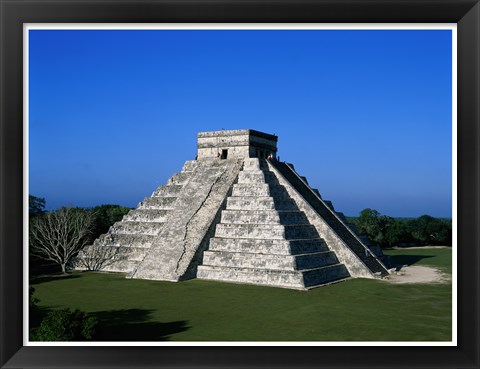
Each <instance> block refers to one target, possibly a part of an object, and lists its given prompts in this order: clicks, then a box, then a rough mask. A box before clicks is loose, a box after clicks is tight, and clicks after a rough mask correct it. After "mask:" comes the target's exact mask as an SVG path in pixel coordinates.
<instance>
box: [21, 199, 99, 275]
mask: <svg viewBox="0 0 480 369" xmlns="http://www.w3.org/2000/svg"><path fill="white" fill-rule="evenodd" d="M92 227H93V218H92V216H91V214H90V213H89V212H86V211H84V210H82V209H74V208H61V209H59V210H57V211H52V212H48V213H46V214H44V215H42V216H40V217H36V218H34V219H32V220H31V221H30V229H29V235H30V240H29V243H30V249H31V252H32V253H33V254H35V255H36V256H38V257H39V258H41V259H44V260H49V261H53V262H54V263H57V264H59V265H60V266H61V267H62V272H63V273H65V272H66V267H67V264H68V263H69V262H70V260H71V259H72V258H73V257H74V256H75V255H76V254H77V253H78V252H79V250H81V249H82V248H83V247H84V246H85V245H86V244H87V243H88V242H89V235H90V233H91V229H92Z"/></svg>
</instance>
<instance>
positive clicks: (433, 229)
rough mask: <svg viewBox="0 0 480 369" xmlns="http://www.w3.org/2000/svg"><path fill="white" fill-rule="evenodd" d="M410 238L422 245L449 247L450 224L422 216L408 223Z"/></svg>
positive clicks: (450, 239) (450, 237) (450, 242)
mask: <svg viewBox="0 0 480 369" xmlns="http://www.w3.org/2000/svg"><path fill="white" fill-rule="evenodd" d="M408 227H409V230H410V232H411V234H412V236H413V237H414V238H415V239H416V240H417V242H418V243H420V244H422V245H432V244H437V245H451V244H452V226H451V223H448V222H446V221H443V220H441V219H438V218H433V217H431V216H430V215H422V216H421V217H419V218H417V219H413V220H411V221H410V222H409V223H408Z"/></svg>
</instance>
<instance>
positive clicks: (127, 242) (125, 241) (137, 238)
mask: <svg viewBox="0 0 480 369" xmlns="http://www.w3.org/2000/svg"><path fill="white" fill-rule="evenodd" d="M156 238H157V236H153V235H141V234H115V233H106V234H103V235H101V236H100V237H99V238H97V239H96V240H95V242H94V244H99V245H109V246H130V247H143V248H150V247H151V246H152V245H153V243H154V242H155V239H156Z"/></svg>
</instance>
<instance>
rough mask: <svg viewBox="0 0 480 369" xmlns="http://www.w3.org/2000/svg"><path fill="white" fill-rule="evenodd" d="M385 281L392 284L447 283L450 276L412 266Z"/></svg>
mask: <svg viewBox="0 0 480 369" xmlns="http://www.w3.org/2000/svg"><path fill="white" fill-rule="evenodd" d="M385 280H386V281H388V282H391V283H446V282H448V281H449V280H450V276H449V275H446V274H444V273H442V272H441V271H439V270H438V269H436V268H433V267H427V266H420V265H411V266H405V267H403V268H402V269H400V270H399V271H392V272H391V274H390V276H389V277H388V278H387V279H385Z"/></svg>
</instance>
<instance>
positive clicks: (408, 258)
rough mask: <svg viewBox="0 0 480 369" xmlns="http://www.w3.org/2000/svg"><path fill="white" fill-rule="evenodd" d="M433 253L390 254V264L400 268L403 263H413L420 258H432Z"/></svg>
mask: <svg viewBox="0 0 480 369" xmlns="http://www.w3.org/2000/svg"><path fill="white" fill-rule="evenodd" d="M433 257H435V256H434V255H390V260H391V264H392V265H393V266H395V267H396V268H397V270H400V269H401V268H402V267H403V266H404V265H413V264H416V263H418V262H419V261H420V260H422V259H428V258H433Z"/></svg>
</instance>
